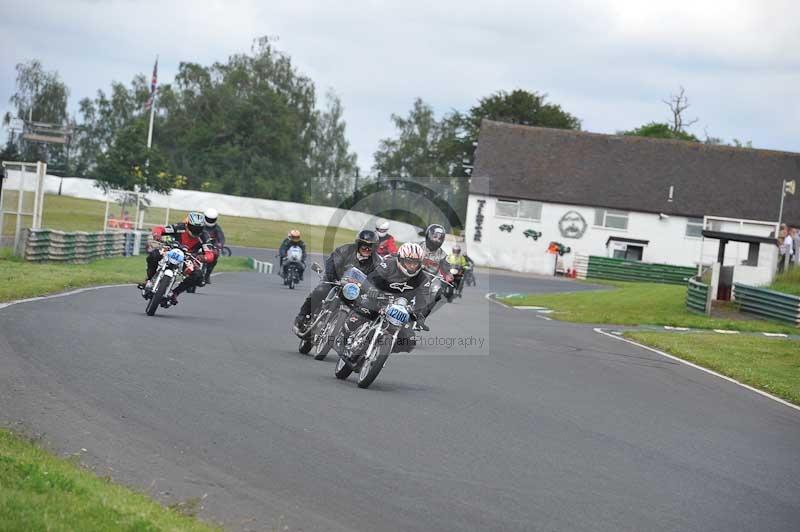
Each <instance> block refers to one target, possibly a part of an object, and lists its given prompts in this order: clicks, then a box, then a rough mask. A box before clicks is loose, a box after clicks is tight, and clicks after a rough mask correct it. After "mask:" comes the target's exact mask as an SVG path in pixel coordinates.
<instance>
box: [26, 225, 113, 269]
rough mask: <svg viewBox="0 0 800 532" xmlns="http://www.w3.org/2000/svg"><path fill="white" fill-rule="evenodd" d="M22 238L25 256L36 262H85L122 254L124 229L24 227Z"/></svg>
mask: <svg viewBox="0 0 800 532" xmlns="http://www.w3.org/2000/svg"><path fill="white" fill-rule="evenodd" d="M27 233H28V234H27V237H26V239H25V241H26V242H25V249H24V253H23V255H24V257H25V260H29V261H33V262H40V261H53V262H73V263H79V262H89V261H90V260H94V259H99V258H105V257H118V256H122V255H123V254H124V252H125V234H124V233H82V232H75V233H65V232H63V231H53V230H50V229H28V230H27Z"/></svg>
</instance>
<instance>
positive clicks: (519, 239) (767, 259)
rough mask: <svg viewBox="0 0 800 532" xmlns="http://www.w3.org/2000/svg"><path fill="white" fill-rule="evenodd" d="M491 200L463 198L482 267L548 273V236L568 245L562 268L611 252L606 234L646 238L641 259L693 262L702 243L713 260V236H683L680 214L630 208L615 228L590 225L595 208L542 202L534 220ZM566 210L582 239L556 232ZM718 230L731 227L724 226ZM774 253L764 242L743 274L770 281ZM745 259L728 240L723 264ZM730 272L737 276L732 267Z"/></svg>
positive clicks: (469, 246) (472, 249) (470, 242)
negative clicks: (581, 228) (528, 233)
mask: <svg viewBox="0 0 800 532" xmlns="http://www.w3.org/2000/svg"><path fill="white" fill-rule="evenodd" d="M478 200H484V201H485V202H486V203H485V204H484V206H483V210H482V214H483V217H484V219H483V224H482V228H481V233H482V235H481V241H480V242H476V241H475V239H474V237H475V230H476V215H477V213H478ZM495 205H496V199H495V198H493V197H489V196H479V195H470V197H469V201H468V203H467V219H466V226H467V227H466V230H465V233H466V241H465V246H466V250H467V253H468V254H469V256H470V258H472V259H473V260H474V261H475V262H476V263H477V264H478V265H481V266H491V267H495V268H504V269H508V270H514V271H521V272H532V273H540V274H546V275H549V274H552V273H553V266H554V264H553V255H552V254H548V253H547V252H546V250H547V247H548V245H549V244H550V242H551V241H557V242H560V243H562V244H564V245H567V246H569V247H570V248H572V251H571V253H569V254H567V255H565V256H564V257H563V259H564V263H565V267H566V268H572V267H573V264H572V263H573V260H574V257H575V255H576V254H581V255H599V256H610V254H609V249H608V248H607V247H606V241H607V240H608V237H610V236H617V237H623V238H631V239H636V240H647V241H649V243H648V245H647V246H645V247H644V253H643V255H642V261H643V262H651V263H663V264H672V265H676V266H696V265H697V264H698V262H699V261H700V256H701V247H702V257H703V263H704V264H712V263H714V262H716V259H717V251H718V241H716V240H709V239H706V240H703V239H702V238H698V237H689V236H686V224H687V218H685V217H680V216H669V217H668V218H664V219H661V218H660V217H659V216H658V215H657V214H650V213H642V212H629V214H628V229H627V230H620V229H608V228H605V227H596V226H594V219H595V208H594V207H586V206H575V205H565V204H558V203H544V204H543V205H542V214H541V220H539V221H534V220H525V219H519V218H506V217H502V216H497V215H496V214H495ZM568 211H577V212H578V213H580V214H581V215H582V216H583V218H584V220H586V224H587V227H586V231H585V232H584V234H583V236H581V238H565V237H563V236H562V235H561V232H560V230H559V221H560V220H561V218H562V216H564V214H565V213H567V212H568ZM503 224H508V225H513V226H514V229H513V230H512V231H511V233H508V232H505V231H500V229H499V227H500V225H503ZM526 229H534V230H536V231H539V232H541V233H542V236H541V237H540V238H539V239H538V240H537V241H534V240H533V239H532V238H529V237H525V236H524V234H523V232H524V231H525V230H526ZM721 230H732V228H728V227H723V228H721ZM753 234H759V233H753ZM764 236H766V235H764ZM775 253H776V252H774V251H773V250H772V249H771V248H770V247H769V246H764V245H762V246H761V255H760V256H759V266H758V267H757V268H747V269H746V270H747V271H745V270H743V271H742V273H741V275H742V276H743V278H745V277H746V278H748V279H754V280H757V281H759V284H764V282H770V280H771V278H772V272H773V271H774V264H775V262H774V260H773V258H772V255H773V254H775ZM745 259H747V244H741V245H739V244H737V243H734V242H731V243H729V244H728V246H727V248H726V260H725V264H726V265H730V264H740V263H741V261H743V260H745ZM737 270H738V268H737ZM750 270H753V271H750ZM734 274H735V275H736V277H739V275H738V274H737V271H736V270H734Z"/></svg>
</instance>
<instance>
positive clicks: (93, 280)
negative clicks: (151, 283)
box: [0, 250, 250, 301]
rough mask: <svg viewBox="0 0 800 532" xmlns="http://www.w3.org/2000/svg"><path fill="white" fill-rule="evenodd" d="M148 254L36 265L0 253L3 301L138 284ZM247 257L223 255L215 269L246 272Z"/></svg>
mask: <svg viewBox="0 0 800 532" xmlns="http://www.w3.org/2000/svg"><path fill="white" fill-rule="evenodd" d="M145 268H146V266H145V256H144V255H140V256H138V257H115V258H111V259H99V260H96V261H93V262H90V263H88V264H37V263H33V262H26V261H24V260H22V259H20V258H17V257H10V256H9V255H8V251H7V250H4V252H3V254H1V255H0V301H12V300H15V299H24V298H27V297H36V296H41V295H45V294H51V293H55V292H63V291H65V290H72V289H75V288H83V287H85V286H94V285H102V284H122V283H137V282H140V281H141V280H142V279H144V277H145ZM249 269H250V268H249V267H248V265H247V257H221V258H220V260H219V263H218V264H217V267H216V268H215V269H214V272H224V271H245V270H249Z"/></svg>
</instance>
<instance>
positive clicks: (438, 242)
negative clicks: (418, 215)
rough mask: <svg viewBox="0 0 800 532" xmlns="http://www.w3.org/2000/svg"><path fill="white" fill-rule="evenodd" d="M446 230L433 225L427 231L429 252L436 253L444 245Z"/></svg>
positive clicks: (426, 237) (426, 238)
mask: <svg viewBox="0 0 800 532" xmlns="http://www.w3.org/2000/svg"><path fill="white" fill-rule="evenodd" d="M444 235H445V230H444V227H442V226H441V225H439V224H431V225H429V226H428V228H427V229H426V230H425V246H426V247H427V248H428V250H429V251H436V250H437V249H439V248H440V247H442V244H444Z"/></svg>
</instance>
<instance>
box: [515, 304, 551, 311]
mask: <svg viewBox="0 0 800 532" xmlns="http://www.w3.org/2000/svg"><path fill="white" fill-rule="evenodd" d="M514 308H518V309H522V310H547V307H528V306H525V305H514Z"/></svg>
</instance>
